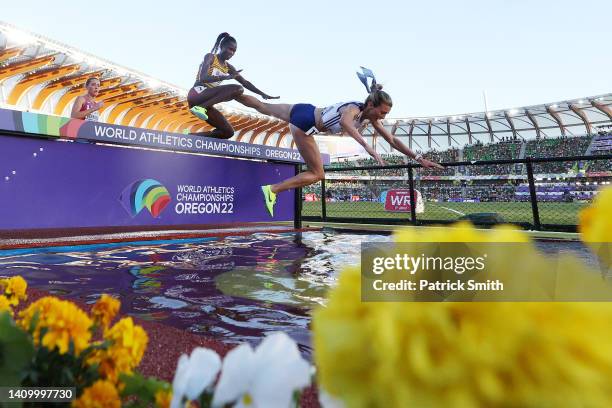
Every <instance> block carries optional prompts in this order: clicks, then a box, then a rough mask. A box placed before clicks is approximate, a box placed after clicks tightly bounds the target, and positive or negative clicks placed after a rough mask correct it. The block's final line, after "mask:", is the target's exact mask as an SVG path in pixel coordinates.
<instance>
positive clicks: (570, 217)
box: [302, 202, 587, 225]
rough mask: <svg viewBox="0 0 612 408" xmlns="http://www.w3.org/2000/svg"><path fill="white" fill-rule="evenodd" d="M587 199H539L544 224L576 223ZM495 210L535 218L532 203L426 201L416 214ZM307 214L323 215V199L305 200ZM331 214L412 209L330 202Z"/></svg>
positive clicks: (376, 214) (510, 218) (436, 216)
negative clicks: (557, 201) (558, 200)
mask: <svg viewBox="0 0 612 408" xmlns="http://www.w3.org/2000/svg"><path fill="white" fill-rule="evenodd" d="M586 206H587V204H586V203H538V208H539V211H540V222H541V223H542V224H562V225H576V224H577V223H578V212H579V211H580V210H581V209H582V208H584V207H586ZM480 212H487V213H488V212H494V213H498V214H499V215H501V216H502V217H503V218H504V220H505V221H506V222H528V223H532V222H533V216H532V212H531V203H528V202H526V203H525V202H510V203H504V202H496V203H434V202H426V203H425V212H424V213H421V214H417V219H419V220H433V221H435V220H456V219H458V218H460V217H461V216H463V215H465V214H472V213H480ZM302 215H304V216H321V202H304V203H303V207H302ZM327 216H328V217H348V218H381V219H384V218H396V219H398V218H406V219H409V218H410V213H394V212H387V211H385V208H384V205H383V204H382V203H372V202H334V203H327Z"/></svg>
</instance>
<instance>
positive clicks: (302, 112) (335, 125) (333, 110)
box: [289, 102, 363, 135]
mask: <svg viewBox="0 0 612 408" xmlns="http://www.w3.org/2000/svg"><path fill="white" fill-rule="evenodd" d="M350 105H353V106H356V107H358V108H359V110H363V103H361V102H340V103H336V104H335V105H331V106H327V107H325V108H323V110H321V122H322V125H323V127H324V128H325V129H326V133H331V134H337V133H342V126H340V118H341V117H342V112H340V111H341V110H342V108H345V107H347V106H350ZM315 109H316V108H315V107H314V105H311V104H306V103H297V104H295V105H293V109H291V113H290V115H289V123H291V124H292V125H294V126H296V127H298V128H299V129H302V130H303V131H304V132H305V133H306V134H307V135H314V134H315V133H318V130H317V128H316V127H315V114H314V112H315ZM360 116H361V115H359V116H357V117H356V118H355V128H357V129H359V128H360V127H361V126H362V123H360V121H359V119H360Z"/></svg>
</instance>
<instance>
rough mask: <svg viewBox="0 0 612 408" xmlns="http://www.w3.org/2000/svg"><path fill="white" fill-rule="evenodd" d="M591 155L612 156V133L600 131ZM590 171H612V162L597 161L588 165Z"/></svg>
mask: <svg viewBox="0 0 612 408" xmlns="http://www.w3.org/2000/svg"><path fill="white" fill-rule="evenodd" d="M591 154H592V155H594V156H601V155H604V154H612V131H604V130H600V131H599V132H598V135H597V136H595V140H594V141H593V146H592V150H591ZM587 170H588V171H591V172H599V171H612V160H597V161H592V162H589V163H588V167H587Z"/></svg>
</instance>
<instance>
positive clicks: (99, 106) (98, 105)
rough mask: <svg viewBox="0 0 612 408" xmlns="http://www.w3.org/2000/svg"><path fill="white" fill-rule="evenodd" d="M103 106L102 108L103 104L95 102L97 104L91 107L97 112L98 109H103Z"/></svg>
mask: <svg viewBox="0 0 612 408" xmlns="http://www.w3.org/2000/svg"><path fill="white" fill-rule="evenodd" d="M103 106H104V102H97V103H95V104H94V106H93V107H94V108H95V109H96V110H98V109H100V108H101V107H103Z"/></svg>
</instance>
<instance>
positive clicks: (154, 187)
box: [119, 179, 170, 218]
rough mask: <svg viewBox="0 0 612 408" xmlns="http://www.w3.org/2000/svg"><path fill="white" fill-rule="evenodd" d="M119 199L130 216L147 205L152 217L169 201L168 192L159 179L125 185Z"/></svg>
mask: <svg viewBox="0 0 612 408" xmlns="http://www.w3.org/2000/svg"><path fill="white" fill-rule="evenodd" d="M119 200H120V201H121V204H122V205H123V208H125V209H126V211H127V212H128V213H129V214H130V215H131V216H132V217H135V216H136V215H138V213H140V211H142V209H143V208H145V207H147V209H148V210H149V212H150V213H151V215H152V216H153V218H157V217H159V215H160V214H161V213H162V211H164V209H165V208H166V206H167V205H168V204H169V203H170V194H169V193H168V190H167V189H166V187H164V186H163V185H162V184H161V183H160V182H159V181H157V180H153V179H145V180H138V181H135V182H134V183H132V184H130V185H129V186H127V187H126V188H125V189H124V190H123V192H122V193H121V197H119Z"/></svg>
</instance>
